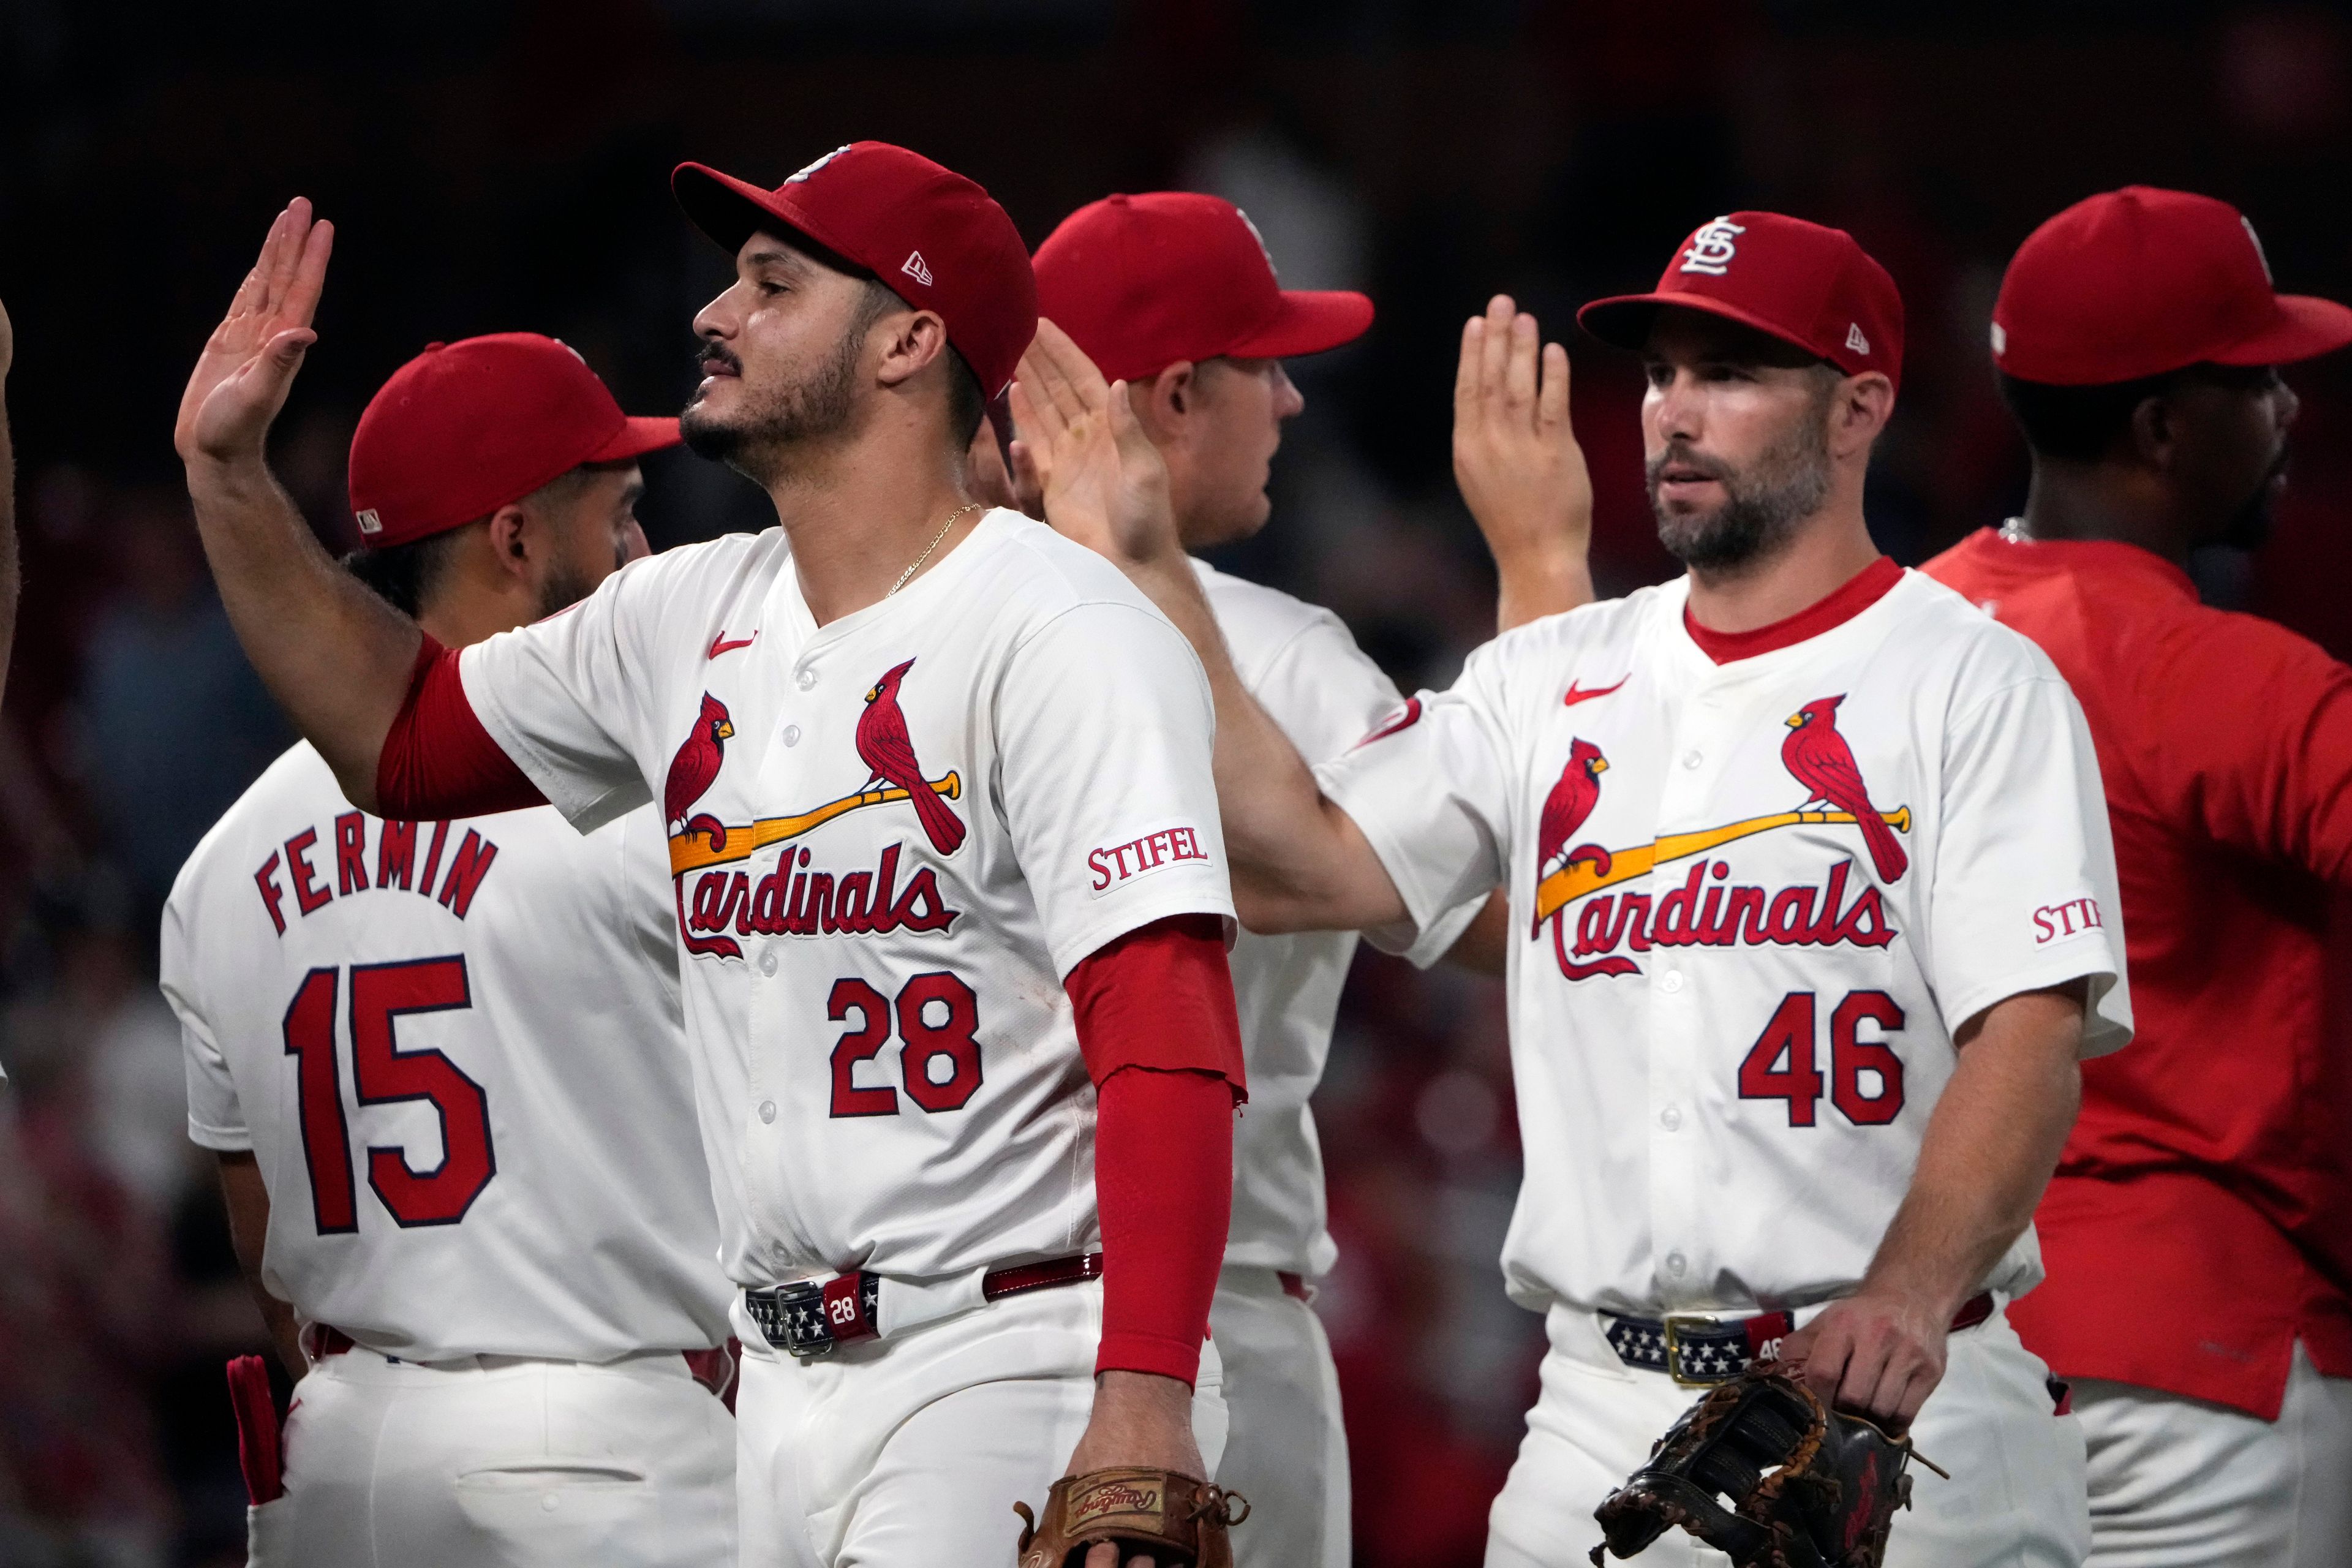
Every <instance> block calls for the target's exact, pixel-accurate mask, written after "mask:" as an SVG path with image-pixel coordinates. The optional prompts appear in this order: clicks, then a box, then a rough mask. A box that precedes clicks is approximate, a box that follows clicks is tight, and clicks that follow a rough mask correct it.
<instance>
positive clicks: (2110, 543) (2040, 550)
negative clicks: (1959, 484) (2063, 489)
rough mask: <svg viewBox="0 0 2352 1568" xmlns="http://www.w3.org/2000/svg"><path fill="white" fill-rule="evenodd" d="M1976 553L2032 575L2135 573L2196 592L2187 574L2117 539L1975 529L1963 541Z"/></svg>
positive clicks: (2000, 567)
mask: <svg viewBox="0 0 2352 1568" xmlns="http://www.w3.org/2000/svg"><path fill="white" fill-rule="evenodd" d="M1961 547H1962V548H1963V549H1966V550H1969V551H1972V552H1974V553H1975V554H1976V556H1977V558H1978V559H1979V560H1980V561H1982V562H1983V563H1985V564H1986V565H1988V566H1990V567H1991V568H1992V569H1993V570H1994V571H1997V572H2014V573H2018V574H2022V575H2025V576H2031V577H2050V576H2055V575H2057V574H2060V573H2071V574H2076V575H2081V576H2091V575H2098V576H2106V577H2136V578H2139V579H2142V580H2144V581H2147V582H2152V583H2161V584H2163V585H2164V586H2165V587H2167V588H2168V589H2170V590H2172V591H2173V592H2175V593H2178V594H2179V595H2181V596H2183V597H2184V598H2189V599H2194V598H2196V597H2197V584H2196V581H2195V579H2193V578H2191V577H2190V576H2189V574H2188V573H2186V572H2183V571H2182V570H2181V569H2180V568H2179V567H2178V566H2176V565H2174V564H2173V563H2171V562H2169V561H2167V560H2166V559H2165V558H2164V557H2163V556H2161V555H2158V553H2157V552H2155V551H2153V550H2143V549H2141V548H2140V547H2139V546H2138V545H2137V544H2126V543H2124V542H2122V541H2121V540H2116V539H2011V538H2008V537H2006V536H2004V535H2003V534H2002V533H2001V531H2000V530H1999V529H1997V528H1980V529H1979V530H1977V531H1976V532H1975V533H1973V534H1971V535H1969V538H1968V539H1967V540H1965V541H1964V542H1962V546H1961Z"/></svg>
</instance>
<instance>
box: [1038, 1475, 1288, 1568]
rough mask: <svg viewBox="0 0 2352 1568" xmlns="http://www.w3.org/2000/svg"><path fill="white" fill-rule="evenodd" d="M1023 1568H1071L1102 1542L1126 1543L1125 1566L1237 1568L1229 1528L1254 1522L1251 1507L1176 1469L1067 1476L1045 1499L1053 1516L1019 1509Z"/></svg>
mask: <svg viewBox="0 0 2352 1568" xmlns="http://www.w3.org/2000/svg"><path fill="white" fill-rule="evenodd" d="M1013 1512H1015V1513H1017V1514H1019V1515H1020V1516H1021V1544H1020V1546H1019V1547H1018V1548H1017V1549H1016V1550H1017V1551H1018V1552H1020V1568H1067V1565H1069V1564H1073V1563H1083V1562H1084V1561H1085V1559H1086V1553H1087V1548H1089V1547H1091V1546H1093V1545H1095V1544H1096V1543H1097V1542H1104V1541H1114V1542H1118V1560H1119V1562H1120V1563H1122V1564H1124V1563H1126V1562H1127V1560H1128V1558H1129V1556H1130V1555H1141V1556H1149V1557H1150V1559H1151V1561H1152V1562H1153V1563H1155V1564H1157V1565H1158V1568H1233V1561H1234V1552H1233V1546H1232V1544H1231V1543H1230V1542H1228V1541H1227V1540H1226V1539H1225V1531H1226V1529H1227V1528H1228V1527H1229V1526H1232V1525H1236V1524H1239V1523H1240V1522H1241V1521H1244V1520H1245V1519H1247V1518H1248V1517H1249V1500H1248V1499H1246V1498H1243V1497H1238V1496H1236V1495H1234V1493H1232V1492H1229V1491H1227V1490H1225V1489H1223V1487H1217V1486H1212V1485H1210V1484H1209V1483H1208V1482H1207V1481H1196V1480H1194V1479H1192V1477H1190V1476H1182V1475H1178V1474H1177V1473H1176V1472H1175V1471H1173V1470H1152V1469H1140V1468H1138V1469H1116V1470H1089V1471H1087V1473H1086V1474H1085V1475H1083V1476H1064V1477H1063V1478H1062V1479H1060V1480H1058V1481H1055V1483H1054V1489H1053V1490H1052V1491H1051V1492H1048V1493H1047V1494H1046V1496H1045V1518H1044V1519H1042V1520H1041V1519H1039V1518H1037V1517H1036V1516H1035V1515H1034V1514H1032V1513H1031V1512H1030V1511H1029V1505H1028V1504H1027V1503H1025V1502H1016V1503H1014V1504H1013Z"/></svg>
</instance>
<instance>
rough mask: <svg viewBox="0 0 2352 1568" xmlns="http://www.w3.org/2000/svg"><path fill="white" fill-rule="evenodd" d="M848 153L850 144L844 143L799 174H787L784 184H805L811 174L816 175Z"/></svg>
mask: <svg viewBox="0 0 2352 1568" xmlns="http://www.w3.org/2000/svg"><path fill="white" fill-rule="evenodd" d="M848 151H849V143H848V142H843V143H842V144H841V145H840V146H838V147H835V149H834V150H833V151H832V152H830V153H826V154H825V155H824V157H822V158H819V159H818V160H817V161H816V162H815V163H811V164H810V165H809V166H808V167H807V168H805V169H803V170H802V171H801V172H800V173H799V174H787V175H786V176H784V184H788V185H797V184H803V183H805V182H806V181H807V179H808V177H809V176H810V175H811V174H815V173H816V172H817V171H818V170H819V169H822V168H824V166H825V165H826V164H827V163H832V162H833V161H834V160H835V158H838V157H840V156H841V155H842V154H843V153H846V152H848Z"/></svg>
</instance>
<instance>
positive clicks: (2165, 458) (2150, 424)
mask: <svg viewBox="0 0 2352 1568" xmlns="http://www.w3.org/2000/svg"><path fill="white" fill-rule="evenodd" d="M2126 438H2127V439H2128V440H2129V441H2130V442H2131V448H2132V456H2134V457H2135V458H2138V459H2139V461H2140V462H2141V463H2143V464H2145V465H2146V466H2147V467H2148V468H2154V469H2156V470H2157V471H2158V473H2163V472H2166V471H2168V470H2169V469H2170V468H2171V467H2172V466H2173V464H2174V463H2175V462H2177V461H2178V460H2179V455H2180V410H2179V409H2178V408H2175V407H2174V406H2173V405H2172V400H2171V399H2170V398H2168V397H2167V396H2166V395H2164V394H2163V393H2161V392H2154V393H2150V394H2149V395H2147V396H2146V397H2143V398H2141V399H2140V400H2139V402H2138V404H2137V405H2136V406H2135V407H2134V408H2133V409H2132V413H2131V423H2130V426H2128V428H2127V437H2126Z"/></svg>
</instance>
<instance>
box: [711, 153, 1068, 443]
mask: <svg viewBox="0 0 2352 1568" xmlns="http://www.w3.org/2000/svg"><path fill="white" fill-rule="evenodd" d="M669 185H670V190H671V191H672V192H673V193H675V194H676V195H677V205H679V206H681V207H684V208H685V209H686V216H688V218H689V219H691V220H692V221H693V223H694V226H695V227H697V228H698V229H700V230H701V231H702V232H703V233H705V234H707V235H709V237H711V238H713V239H715V240H717V241H718V242H719V244H720V245H722V246H725V247H727V248H728V249H729V250H730V251H735V250H740V249H741V248H742V247H743V242H744V241H745V240H747V239H749V238H751V236H752V235H754V234H756V233H758V232H759V231H760V230H761V229H769V230H779V229H781V230H782V231H784V232H785V233H786V234H788V235H800V236H802V237H805V238H808V239H812V240H814V241H815V242H816V243H817V244H818V245H819V246H822V247H824V249H826V250H829V251H831V252H833V254H834V255H835V256H838V257H840V258H842V259H843V260H845V261H848V262H851V263H853V264H854V265H856V266H858V267H862V268H865V269H866V271H868V272H871V273H872V274H873V275H874V276H875V277H876V278H877V279H881V281H882V282H883V283H884V284H885V285H886V286H887V288H888V289H890V290H891V292H893V293H895V294H897V295H898V298H900V299H901V300H906V301H907V303H908V304H909V305H912V306H915V307H916V308H917V309H919V310H936V311H938V312H939V315H940V320H941V321H945V322H946V323H947V329H948V342H950V343H953V344H954V345H955V348H956V352H957V353H961V354H962V355H963V358H964V363H966V364H968V365H970V366H971V373H972V374H973V375H975V376H977V377H979V378H980V389H981V391H982V394H983V395H986V396H988V397H990V398H994V397H995V396H996V395H997V394H998V393H1000V392H1003V390H1004V387H1005V384H1006V383H1008V382H1010V381H1011V380H1012V379H1013V367H1014V366H1015V365H1018V364H1019V363H1021V356H1022V355H1023V354H1024V353H1027V352H1028V351H1029V344H1030V342H1031V340H1032V339H1034V338H1035V337H1036V335H1037V283H1036V279H1034V278H1033V277H1032V276H1031V275H1030V271H1029V249H1028V247H1026V246H1024V245H1023V244H1022V243H1021V231H1020V230H1018V229H1016V228H1014V227H1013V220H1012V219H1011V218H1009V217H1007V216H1004V209H1003V207H1001V206H998V205H996V203H995V202H994V201H993V200H992V199H991V197H990V196H989V194H988V193H987V192H986V191H983V190H982V189H981V188H980V187H979V186H978V185H976V184H973V183H972V182H971V181H970V180H967V179H965V178H964V177H963V176H962V175H961V174H957V173H955V172H954V171H953V170H951V169H944V168H941V167H940V165H939V164H937V163H932V162H931V161H930V160H929V158H926V157H924V156H923V155H922V154H921V153H909V152H908V151H907V149H905V148H904V147H894V146H892V145H891V144H890V143H889V142H850V143H849V144H848V145H847V146H845V147H836V148H835V149H834V150H833V151H832V152H830V153H826V154H825V155H824V157H822V158H819V159H818V160H817V161H816V162H815V163H811V164H810V165H809V166H808V167H807V168H805V169H803V170H802V171H801V172H800V173H799V174H794V175H793V176H792V178H790V179H788V180H786V181H785V182H784V183H783V184H781V185H778V186H777V187H776V188H775V189H774V190H772V191H765V190H761V188H760V187H759V186H757V185H755V184H751V182H750V181H748V180H739V179H737V178H735V177H734V176H733V175H732V174H720V173H719V171H718V170H716V169H712V168H707V167H705V166H704V165H703V164H700V163H680V164H679V165H678V166H677V170H676V171H675V172H673V173H672V174H671V175H670V177H669Z"/></svg>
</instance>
